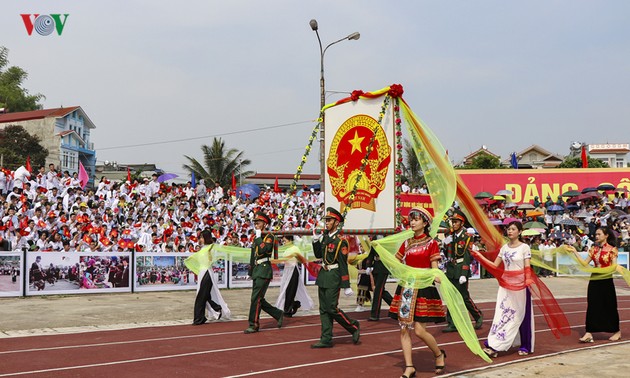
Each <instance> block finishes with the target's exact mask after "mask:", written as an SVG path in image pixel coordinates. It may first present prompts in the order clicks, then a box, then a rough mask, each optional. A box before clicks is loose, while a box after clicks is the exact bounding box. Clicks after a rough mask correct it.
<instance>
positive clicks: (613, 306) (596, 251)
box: [568, 227, 621, 343]
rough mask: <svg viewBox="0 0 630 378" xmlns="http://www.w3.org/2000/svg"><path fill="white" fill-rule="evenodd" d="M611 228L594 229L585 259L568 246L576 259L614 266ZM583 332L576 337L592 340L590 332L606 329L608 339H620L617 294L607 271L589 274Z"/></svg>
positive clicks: (587, 262)
mask: <svg viewBox="0 0 630 378" xmlns="http://www.w3.org/2000/svg"><path fill="white" fill-rule="evenodd" d="M615 239H616V238H615V236H614V234H613V233H612V231H611V230H609V229H608V228H606V227H599V228H597V230H596V231H595V242H596V243H595V245H593V246H592V247H591V248H590V249H589V250H588V257H587V258H586V260H584V259H582V257H580V255H579V254H578V252H577V250H576V249H575V248H574V247H572V246H571V247H568V249H569V250H570V251H571V252H573V253H574V254H575V257H576V258H577V260H578V262H580V264H582V266H585V267H587V266H588V264H589V263H590V262H591V261H592V262H593V263H594V264H595V268H609V267H614V266H616V265H617V256H618V252H617V247H616V245H617V243H616V240H615ZM586 303H587V306H586V333H585V334H584V336H582V337H581V338H580V339H579V340H580V342H582V343H592V342H593V332H609V333H612V334H613V335H612V336H610V338H608V340H610V341H618V340H620V339H621V330H620V329H619V311H618V310H617V293H616V291H615V284H614V282H613V278H612V272H610V273H592V274H591V280H590V281H589V282H588V290H587V294H586Z"/></svg>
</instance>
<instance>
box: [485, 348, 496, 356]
mask: <svg viewBox="0 0 630 378" xmlns="http://www.w3.org/2000/svg"><path fill="white" fill-rule="evenodd" d="M483 351H484V353H485V354H487V355H488V357H490V358H496V357H497V356H498V355H499V352H497V351H496V350H494V349H492V348H490V347H485V348H483Z"/></svg>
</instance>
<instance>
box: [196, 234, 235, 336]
mask: <svg viewBox="0 0 630 378" xmlns="http://www.w3.org/2000/svg"><path fill="white" fill-rule="evenodd" d="M201 242H202V243H203V245H210V244H212V243H213V240H212V234H211V233H210V231H209V230H203V231H202V232H201ZM211 256H212V255H211V254H210V253H209V254H208V258H209V259H210V258H211ZM207 265H208V267H207V269H204V268H202V269H201V270H200V271H199V275H198V281H197V296H196V297H195V308H194V319H193V323H192V324H193V325H201V324H204V323H205V322H206V321H207V320H208V319H207V318H206V309H207V310H208V314H210V315H212V317H213V318H214V319H215V320H219V319H221V317H222V316H223V315H224V313H225V315H226V318H229V317H230V310H229V309H228V307H227V305H226V304H225V301H224V300H223V297H222V296H221V293H220V292H219V288H218V286H217V283H216V282H215V279H214V274H212V265H211V264H210V262H208V263H207ZM213 297H214V298H215V299H216V302H215V301H214V300H213V299H212V298H213ZM223 309H225V311H223Z"/></svg>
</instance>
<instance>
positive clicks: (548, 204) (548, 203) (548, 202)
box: [545, 195, 553, 209]
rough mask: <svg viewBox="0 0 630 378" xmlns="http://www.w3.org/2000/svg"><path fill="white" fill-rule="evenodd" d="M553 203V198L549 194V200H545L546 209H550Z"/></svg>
mask: <svg viewBox="0 0 630 378" xmlns="http://www.w3.org/2000/svg"><path fill="white" fill-rule="evenodd" d="M551 205H553V200H552V199H551V196H550V195H548V196H547V200H546V201H545V209H548V208H549V206H551Z"/></svg>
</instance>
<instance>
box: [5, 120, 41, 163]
mask: <svg viewBox="0 0 630 378" xmlns="http://www.w3.org/2000/svg"><path fill="white" fill-rule="evenodd" d="M39 142H40V139H39V137H37V136H34V135H31V134H29V133H28V132H27V131H26V130H25V129H24V128H23V127H22V126H19V125H9V126H7V127H5V128H4V129H2V130H0V155H2V161H3V164H4V167H6V168H9V169H11V170H15V169H17V168H18V167H19V166H20V165H25V164H26V158H27V157H29V156H30V157H31V166H32V167H33V169H37V167H39V166H40V165H45V164H46V157H48V150H47V149H45V148H44V147H43V146H42V145H41V144H40V143H39Z"/></svg>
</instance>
